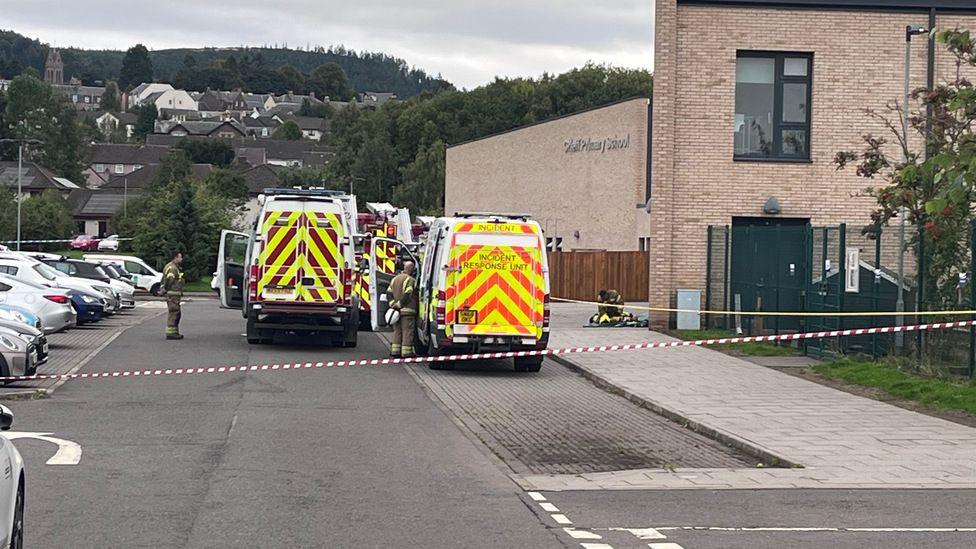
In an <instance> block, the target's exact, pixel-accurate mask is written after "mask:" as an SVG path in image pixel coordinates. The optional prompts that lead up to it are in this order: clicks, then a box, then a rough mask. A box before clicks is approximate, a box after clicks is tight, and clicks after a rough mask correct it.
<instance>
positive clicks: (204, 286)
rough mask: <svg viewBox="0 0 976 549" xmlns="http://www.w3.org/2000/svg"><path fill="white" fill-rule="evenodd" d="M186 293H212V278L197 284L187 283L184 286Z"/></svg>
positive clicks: (204, 279) (198, 281)
mask: <svg viewBox="0 0 976 549" xmlns="http://www.w3.org/2000/svg"><path fill="white" fill-rule="evenodd" d="M183 291H184V292H212V291H213V289H211V288H210V278H202V279H200V280H197V281H196V282H187V283H186V284H184V285H183Z"/></svg>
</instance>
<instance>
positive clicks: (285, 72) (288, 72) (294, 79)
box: [278, 66, 305, 95]
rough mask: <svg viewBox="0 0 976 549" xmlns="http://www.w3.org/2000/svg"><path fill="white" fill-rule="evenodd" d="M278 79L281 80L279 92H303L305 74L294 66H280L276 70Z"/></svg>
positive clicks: (302, 93)
mask: <svg viewBox="0 0 976 549" xmlns="http://www.w3.org/2000/svg"><path fill="white" fill-rule="evenodd" d="M278 79H279V81H280V82H281V89H280V90H279V93H285V92H289V91H290V92H293V93H297V94H301V95H304V94H305V74H304V73H302V72H301V71H299V70H298V69H296V68H295V67H291V66H288V67H282V68H281V70H280V71H278Z"/></svg>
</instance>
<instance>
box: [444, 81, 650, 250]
mask: <svg viewBox="0 0 976 549" xmlns="http://www.w3.org/2000/svg"><path fill="white" fill-rule="evenodd" d="M649 107H650V100H649V99H647V98H637V99H630V100H626V101H621V102H619V103H615V104H612V105H607V106H605V107H601V108H597V109H592V110H589V111H584V112H580V113H576V114H572V115H569V116H564V117H562V118H557V119H555V120H549V121H546V122H542V123H539V124H533V125H530V126H525V127H522V128H516V129H514V130H511V131H507V132H502V133H500V134H497V135H492V136H488V137H485V138H482V139H476V140H474V141H470V142H467V143H461V144H457V145H453V146H451V147H449V148H448V149H447V165H446V169H445V171H446V177H445V183H446V188H445V196H444V203H445V211H446V213H447V215H452V214H453V213H454V212H458V211H495V212H518V213H528V214H531V215H532V217H533V218H535V219H536V220H537V221H538V222H539V223H540V224H541V225H542V227H543V229H544V230H545V232H546V237H547V238H548V239H550V246H551V247H553V248H555V249H560V250H563V251H571V250H581V249H589V250H592V249H604V250H616V251H627V250H644V249H646V246H647V243H648V241H649V233H648V231H649V226H650V222H649V217H650V216H649V215H648V213H647V212H646V210H645V205H646V203H647V191H648V185H647V182H648V162H649V158H648V140H647V137H648V133H649V121H650V119H649V114H650V113H649V110H650V108H649Z"/></svg>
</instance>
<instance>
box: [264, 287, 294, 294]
mask: <svg viewBox="0 0 976 549" xmlns="http://www.w3.org/2000/svg"><path fill="white" fill-rule="evenodd" d="M264 292H265V293H266V294H268V295H291V293H292V289H291V288H266V289H265V290H264Z"/></svg>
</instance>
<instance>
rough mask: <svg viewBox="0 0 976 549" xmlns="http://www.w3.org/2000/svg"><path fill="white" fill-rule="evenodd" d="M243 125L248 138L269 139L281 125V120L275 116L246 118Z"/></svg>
mask: <svg viewBox="0 0 976 549" xmlns="http://www.w3.org/2000/svg"><path fill="white" fill-rule="evenodd" d="M241 123H242V124H244V128H245V131H246V132H247V136H248V137H258V138H262V139H267V138H269V137H271V134H273V133H274V131H275V130H276V129H277V128H278V126H280V125H281V119H279V118H277V117H274V116H245V117H244V118H242V119H241Z"/></svg>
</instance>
